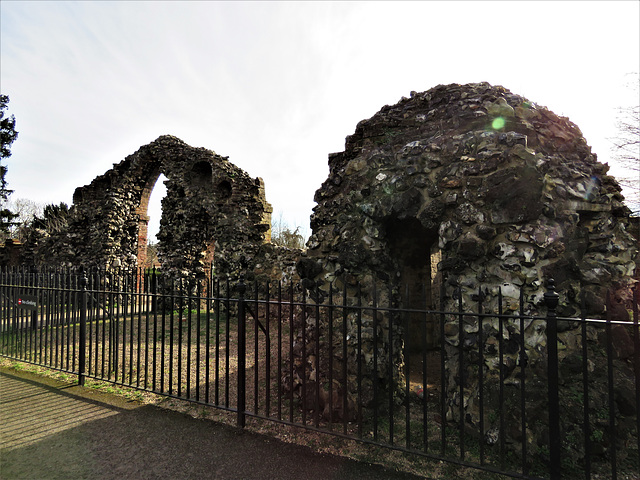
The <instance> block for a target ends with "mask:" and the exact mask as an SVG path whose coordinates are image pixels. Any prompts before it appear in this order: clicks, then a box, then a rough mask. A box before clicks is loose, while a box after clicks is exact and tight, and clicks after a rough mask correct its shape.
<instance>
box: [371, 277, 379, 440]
mask: <svg viewBox="0 0 640 480" xmlns="http://www.w3.org/2000/svg"><path fill="white" fill-rule="evenodd" d="M376 286H377V285H376V282H375V281H374V282H373V304H372V305H373V372H372V376H373V378H372V380H373V441H374V442H377V441H378V378H379V375H378V292H377V291H376Z"/></svg>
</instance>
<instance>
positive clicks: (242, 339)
mask: <svg viewBox="0 0 640 480" xmlns="http://www.w3.org/2000/svg"><path fill="white" fill-rule="evenodd" d="M246 291H247V286H246V285H245V283H244V275H241V276H240V284H239V285H238V293H239V295H238V420H237V424H238V426H239V427H241V428H244V427H245V423H246V415H245V410H246V384H245V382H246V368H247V363H246V362H247V359H246V349H247V345H246V340H247V339H246V332H245V330H246V323H245V320H246V318H245V304H244V294H245V292H246Z"/></svg>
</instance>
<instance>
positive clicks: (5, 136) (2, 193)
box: [0, 94, 18, 238]
mask: <svg viewBox="0 0 640 480" xmlns="http://www.w3.org/2000/svg"><path fill="white" fill-rule="evenodd" d="M8 105H9V97H8V96H7V95H2V94H0V162H1V161H2V160H4V159H6V158H9V157H10V156H11V144H12V143H13V142H14V141H15V140H16V138H18V132H17V131H16V119H15V117H14V116H13V115H11V116H10V117H5V114H4V111H5V110H6V108H7V107H8ZM6 174H7V167H6V165H2V164H1V163H0V238H3V237H5V236H6V235H7V233H8V231H9V226H10V225H11V221H12V220H13V219H14V218H15V217H16V215H15V214H14V213H12V212H11V211H10V210H9V209H8V208H6V206H5V202H6V201H7V199H8V198H9V195H11V193H12V190H9V189H8V188H7V181H6V179H5V176H6Z"/></svg>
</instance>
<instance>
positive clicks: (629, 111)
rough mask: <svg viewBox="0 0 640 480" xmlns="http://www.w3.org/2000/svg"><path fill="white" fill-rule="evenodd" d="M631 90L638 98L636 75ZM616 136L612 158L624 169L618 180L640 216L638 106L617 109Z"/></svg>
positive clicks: (639, 123)
mask: <svg viewBox="0 0 640 480" xmlns="http://www.w3.org/2000/svg"><path fill="white" fill-rule="evenodd" d="M633 76H634V80H633V81H632V82H631V88H632V89H633V90H634V91H635V94H636V95H635V97H636V98H640V97H638V74H637V73H634V74H633ZM616 127H617V128H618V135H617V136H616V137H615V138H613V139H612V141H613V158H614V159H615V160H616V161H617V162H618V164H619V165H620V166H621V167H623V168H624V170H625V173H624V175H623V176H622V177H621V178H620V179H619V181H620V185H621V186H622V188H623V193H624V194H625V197H626V200H627V206H628V207H629V208H630V209H631V211H632V212H633V215H634V216H640V106H639V105H635V106H633V107H626V108H620V109H619V116H618V121H617V124H616Z"/></svg>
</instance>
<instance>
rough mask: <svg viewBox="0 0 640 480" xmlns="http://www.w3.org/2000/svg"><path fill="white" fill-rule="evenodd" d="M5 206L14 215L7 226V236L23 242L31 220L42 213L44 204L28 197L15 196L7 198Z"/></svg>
mask: <svg viewBox="0 0 640 480" xmlns="http://www.w3.org/2000/svg"><path fill="white" fill-rule="evenodd" d="M7 207H8V208H9V210H11V211H12V212H13V213H14V215H15V218H14V219H13V222H12V225H11V226H10V227H9V237H10V238H14V239H16V240H19V241H21V242H24V241H25V239H26V236H27V231H28V229H29V227H30V226H31V224H32V223H33V221H34V220H35V219H36V218H38V217H41V216H42V215H43V212H44V205H42V204H39V203H37V202H35V201H33V200H29V199H28V198H17V199H15V200H9V201H8V202H7Z"/></svg>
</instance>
